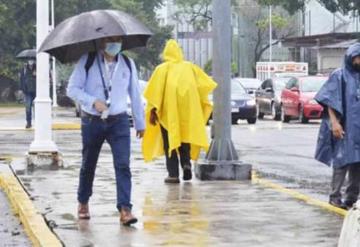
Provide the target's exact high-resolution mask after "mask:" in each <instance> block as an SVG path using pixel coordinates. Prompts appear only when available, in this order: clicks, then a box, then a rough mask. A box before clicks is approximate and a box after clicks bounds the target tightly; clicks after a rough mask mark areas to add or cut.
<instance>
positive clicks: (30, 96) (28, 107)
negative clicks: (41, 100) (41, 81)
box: [25, 93, 35, 125]
mask: <svg viewBox="0 0 360 247" xmlns="http://www.w3.org/2000/svg"><path fill="white" fill-rule="evenodd" d="M34 99H35V93H26V94H25V112H26V123H27V124H29V125H31V118H32V116H31V113H32V107H33V102H34Z"/></svg>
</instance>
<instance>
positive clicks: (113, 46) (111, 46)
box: [105, 42, 122, 57]
mask: <svg viewBox="0 0 360 247" xmlns="http://www.w3.org/2000/svg"><path fill="white" fill-rule="evenodd" d="M121 48H122V43H121V42H108V43H106V47H105V52H106V53H107V54H108V55H110V56H112V57H115V56H116V55H117V54H118V53H119V52H120V51H121Z"/></svg>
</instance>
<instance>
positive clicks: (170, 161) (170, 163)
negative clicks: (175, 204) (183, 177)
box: [161, 126, 191, 178]
mask: <svg viewBox="0 0 360 247" xmlns="http://www.w3.org/2000/svg"><path fill="white" fill-rule="evenodd" d="M161 134H162V138H163V143H164V151H165V158H166V168H167V171H168V173H169V177H176V178H177V177H179V158H178V154H177V152H176V150H173V151H172V152H171V155H170V156H169V137H168V132H167V130H166V129H165V128H163V127H162V126H161ZM178 152H179V154H180V163H181V167H182V168H184V167H188V168H191V161H190V144H189V143H181V146H180V147H179V149H178Z"/></svg>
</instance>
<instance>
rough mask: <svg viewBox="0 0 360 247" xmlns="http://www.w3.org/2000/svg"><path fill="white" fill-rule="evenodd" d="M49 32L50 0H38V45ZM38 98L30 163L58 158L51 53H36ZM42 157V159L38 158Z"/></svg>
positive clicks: (36, 100)
mask: <svg viewBox="0 0 360 247" xmlns="http://www.w3.org/2000/svg"><path fill="white" fill-rule="evenodd" d="M48 34H49V1H43V0H37V1H36V47H37V50H38V49H39V48H40V45H41V43H42V42H43V41H44V39H45V38H46V36H47V35H48ZM36 61H37V62H36V98H35V134H34V140H33V142H32V143H31V145H30V149H29V156H28V163H30V164H37V163H38V162H39V160H41V162H43V161H44V160H46V161H49V159H50V161H51V162H53V161H54V157H56V158H57V154H58V148H57V146H56V144H55V143H54V142H53V141H52V131H51V125H52V119H51V100H50V97H49V68H50V66H49V55H48V54H47V53H43V52H41V53H37V55H36ZM38 158H40V159H38Z"/></svg>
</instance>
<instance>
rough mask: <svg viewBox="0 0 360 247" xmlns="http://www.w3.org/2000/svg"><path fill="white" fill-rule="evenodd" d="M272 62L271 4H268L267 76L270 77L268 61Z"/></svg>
mask: <svg viewBox="0 0 360 247" xmlns="http://www.w3.org/2000/svg"><path fill="white" fill-rule="evenodd" d="M271 62H272V6H271V5H270V6H269V64H268V77H269V78H270V77H271V71H270V63H271Z"/></svg>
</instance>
